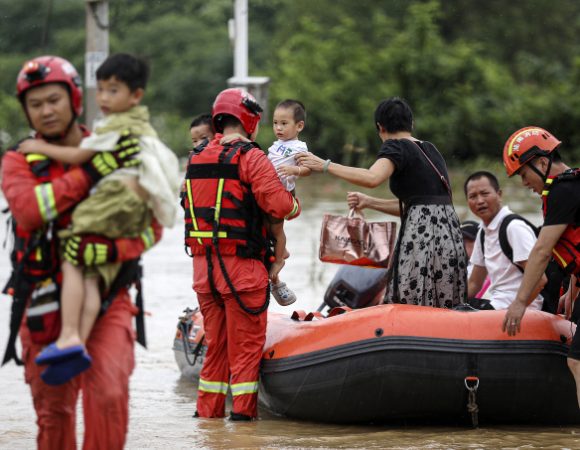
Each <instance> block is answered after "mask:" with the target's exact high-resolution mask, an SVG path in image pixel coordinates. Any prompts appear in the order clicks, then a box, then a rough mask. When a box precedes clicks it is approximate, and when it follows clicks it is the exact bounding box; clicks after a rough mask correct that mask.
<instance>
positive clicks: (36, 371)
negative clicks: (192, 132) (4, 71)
mask: <svg viewBox="0 0 580 450" xmlns="http://www.w3.org/2000/svg"><path fill="white" fill-rule="evenodd" d="M17 93H18V98H19V100H20V101H21V103H22V107H23V110H24V113H25V114H26V116H27V118H28V121H29V123H30V126H31V127H32V128H33V129H34V130H35V131H36V137H37V138H42V139H44V140H46V141H49V142H51V143H52V144H56V145H63V146H74V147H78V146H79V144H80V141H81V139H82V138H83V137H85V136H87V135H89V132H88V131H87V129H86V128H84V127H83V126H81V125H79V124H78V123H77V119H78V117H79V115H80V114H81V112H82V88H81V83H80V77H79V76H78V73H77V71H76V69H75V68H74V67H73V66H72V64H70V63H69V62H68V61H66V60H64V59H62V58H59V57H56V56H43V57H38V58H35V59H33V60H31V61H28V62H27V63H26V64H25V65H24V67H23V68H22V70H21V71H20V73H19V74H18V79H17ZM117 147H119V148H118V149H117V150H115V151H111V152H104V153H101V154H99V155H97V156H95V157H94V158H93V159H92V160H90V161H89V162H88V163H85V164H83V166H78V167H65V166H64V165H63V164H61V163H59V162H56V161H52V160H49V159H47V158H46V157H43V156H41V155H35V154H29V155H24V154H21V153H18V152H16V151H8V152H7V153H6V154H5V155H4V157H3V159H2V168H1V173H2V190H3V192H4V195H5V197H6V200H7V202H8V205H9V208H10V212H11V213H12V217H13V225H14V227H13V229H14V234H15V245H14V250H13V252H12V255H11V256H12V263H13V269H14V271H13V275H12V277H11V280H10V281H9V283H8V285H7V286H6V288H5V292H9V293H12V294H13V307H12V319H11V336H10V339H9V343H8V348H7V350H6V354H5V356H4V361H3V364H4V363H6V362H8V361H9V360H10V359H15V361H16V362H17V363H19V362H20V360H19V358H18V357H17V355H16V352H15V348H14V341H15V339H16V336H17V334H18V333H19V334H20V339H21V342H22V362H23V363H24V367H25V379H26V382H27V383H28V384H29V385H30V389H31V393H32V399H33V403H34V408H35V410H36V414H37V424H38V435H37V444H38V448H39V449H59V450H62V449H74V448H76V403H77V399H78V395H79V392H80V391H81V390H82V393H83V395H82V398H83V412H84V428H85V435H84V442H83V448H85V449H121V448H123V446H124V443H125V438H126V434H127V426H128V400H129V398H128V396H129V376H130V375H131V372H132V371H133V367H134V364H135V363H134V340H135V332H134V330H133V327H132V324H131V322H132V319H133V316H134V315H136V314H137V308H136V307H135V306H134V305H133V304H132V302H131V299H130V297H129V293H128V290H127V288H128V285H129V284H130V283H129V282H127V283H125V284H122V282H121V280H119V281H120V283H121V284H120V283H117V287H116V289H115V290H116V292H113V288H111V292H109V299H108V300H109V301H108V302H105V303H107V304H110V306H109V307H108V309H107V310H106V311H104V312H103V314H102V315H101V317H100V318H99V319H98V320H97V322H96V324H95V327H94V328H93V330H92V333H91V336H90V339H89V341H88V344H87V347H88V351H89V352H90V354H91V356H92V358H93V364H92V366H91V368H90V369H89V370H87V371H86V372H84V373H83V374H82V375H80V376H78V377H76V378H74V379H72V380H71V381H69V382H67V383H65V384H62V385H60V386H49V385H48V384H45V383H44V382H43V381H42V379H41V378H40V374H41V373H42V372H43V371H46V370H49V369H50V367H48V368H47V367H46V366H38V365H37V364H36V363H35V362H34V359H35V357H36V356H37V354H38V353H39V352H40V351H41V350H42V348H43V346H44V345H46V344H48V343H50V342H52V341H53V340H55V339H56V337H57V336H58V332H59V328H60V323H59V317H60V315H59V311H58V296H59V285H60V282H61V278H62V277H61V275H60V272H59V271H60V257H59V255H60V254H61V253H64V256H65V257H66V258H67V259H68V260H69V261H71V262H73V264H77V265H81V266H90V265H98V264H104V263H106V262H127V264H126V267H128V265H129V264H131V263H130V262H129V261H132V262H134V261H135V260H136V258H138V257H139V256H140V254H141V253H142V252H143V251H144V250H146V249H147V248H149V247H151V246H152V245H153V244H154V243H156V242H157V241H158V240H159V239H160V238H161V233H162V229H161V227H160V226H159V225H158V224H156V223H154V224H153V225H152V226H151V227H150V228H149V229H148V230H147V231H146V232H145V233H143V234H142V235H141V236H140V237H138V238H133V239H118V240H115V241H112V240H109V239H106V238H103V237H100V236H94V235H85V236H84V237H83V238H82V239H80V241H78V242H77V243H76V244H75V245H74V246H72V247H68V248H66V249H65V250H64V251H63V250H60V249H59V240H58V236H57V232H58V230H60V229H62V228H65V227H66V226H67V225H68V223H69V221H70V213H71V211H72V209H74V207H75V205H76V204H77V203H78V202H79V201H81V200H82V199H84V198H85V197H86V196H87V195H88V193H89V190H90V188H91V187H92V186H93V185H94V184H95V183H96V182H97V181H98V180H99V179H100V178H102V177H103V176H106V175H108V174H109V173H111V172H113V171H114V170H116V169H117V168H121V167H125V166H126V165H134V164H135V159H134V158H135V157H136V156H138V151H139V148H138V147H137V148H136V147H135V146H134V145H133V144H132V140H131V139H130V137H129V138H126V139H123V140H122V141H120V142H119V145H118V146H117ZM126 273H127V272H126ZM120 276H121V275H120ZM132 281H133V279H131V282H132ZM119 284H120V285H119ZM25 308H27V309H26V312H25Z"/></svg>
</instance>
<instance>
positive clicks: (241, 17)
mask: <svg viewBox="0 0 580 450" xmlns="http://www.w3.org/2000/svg"><path fill="white" fill-rule="evenodd" d="M228 29H229V34H230V39H231V40H232V41H233V44H234V76H233V77H232V78H229V79H228V86H230V87H239V88H242V89H244V90H246V91H248V92H249V93H250V94H252V95H253V96H254V97H256V100H258V103H259V104H260V106H262V108H263V109H264V112H263V113H262V122H267V121H268V84H269V83H270V78H268V77H250V76H248V0H235V4H234V20H233V21H232V20H230V21H229V23H228Z"/></svg>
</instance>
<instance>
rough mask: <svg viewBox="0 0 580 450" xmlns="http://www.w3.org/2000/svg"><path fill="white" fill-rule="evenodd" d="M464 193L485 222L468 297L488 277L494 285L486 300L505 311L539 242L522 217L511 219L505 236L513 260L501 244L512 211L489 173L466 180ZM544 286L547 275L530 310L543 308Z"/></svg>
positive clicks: (472, 207) (495, 179)
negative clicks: (505, 204) (502, 230)
mask: <svg viewBox="0 0 580 450" xmlns="http://www.w3.org/2000/svg"><path fill="white" fill-rule="evenodd" d="M464 191H465V196H466V197H467V204H468V205H469V209H470V210H471V212H472V213H473V214H475V215H476V216H477V217H478V218H479V219H481V220H482V222H483V223H482V225H481V227H480V230H479V232H478V234H477V238H476V240H475V245H474V248H473V253H472V255H471V259H470V262H471V263H472V264H473V270H472V272H471V275H470V276H469V279H468V282H467V290H468V294H467V295H468V298H473V297H475V295H476V294H477V292H479V290H480V289H481V287H482V285H483V282H484V281H485V277H486V276H488V275H489V278H490V280H491V285H490V287H489V289H488V291H487V293H486V297H487V299H488V300H490V302H491V306H492V307H493V308H494V309H506V308H508V307H509V305H510V304H511V302H512V301H513V299H514V298H515V294H516V292H517V291H518V288H519V286H520V284H521V282H522V277H523V271H524V268H525V267H526V263H527V261H528V257H529V254H530V252H531V250H532V248H533V247H534V245H535V243H536V233H535V231H534V229H532V227H531V226H530V225H529V224H528V223H526V222H525V221H524V220H523V219H522V218H520V217H516V218H514V220H510V221H509V223H508V224H507V227H505V237H507V244H508V245H509V247H510V248H511V253H512V254H511V256H512V258H511V259H510V257H509V256H508V255H506V253H505V252H504V249H505V248H504V249H502V246H501V245H500V228H501V224H502V222H503V221H504V219H506V218H507V217H508V216H510V217H511V215H513V212H512V211H511V210H510V209H509V208H508V207H507V206H502V192H501V189H500V187H499V182H498V181H497V178H496V177H495V175H493V174H492V173H490V172H487V171H479V172H475V173H473V174H472V175H470V176H469V177H468V178H467V180H466V181H465V184H464ZM482 232H483V233H484V238H483V240H482V238H481V233H482ZM504 239H505V238H504ZM482 243H483V246H482ZM504 245H505V244H504ZM545 284H546V276H545V275H543V276H542V279H541V280H540V282H539V283H538V285H537V286H536V289H535V290H534V292H533V293H532V296H533V297H532V298H534V299H535V300H534V301H533V302H532V303H531V304H530V308H532V309H542V302H543V298H542V296H541V295H540V294H539V293H540V291H541V290H542V288H543V286H544V285H545Z"/></svg>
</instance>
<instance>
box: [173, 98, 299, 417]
mask: <svg viewBox="0 0 580 450" xmlns="http://www.w3.org/2000/svg"><path fill="white" fill-rule="evenodd" d="M261 111H262V109H261V108H260V106H259V105H258V103H256V101H255V99H254V98H253V97H252V96H251V95H249V94H247V93H245V92H243V91H242V90H240V89H226V90H225V91H223V92H221V93H220V94H219V95H218V96H217V97H216V99H215V102H214V104H213V109H212V120H213V124H214V129H215V131H216V135H215V136H214V138H213V140H212V141H211V142H209V143H208V144H207V146H205V147H203V148H200V147H198V148H196V150H195V151H194V152H193V153H192V154H191V156H190V159H189V164H188V168H187V174H186V182H185V185H186V197H185V203H184V209H185V224H186V243H187V245H188V246H189V248H190V250H191V253H192V255H193V256H194V258H193V277H194V278H193V289H194V290H195V292H196V293H197V297H198V301H199V305H200V307H201V312H202V314H203V318H204V328H205V333H206V334H205V338H206V340H207V346H208V350H207V355H206V357H205V361H204V364H203V369H202V371H201V374H200V380H199V394H198V400H197V412H196V415H198V416H199V417H224V416H225V398H226V393H227V390H228V387H229V388H230V389H231V392H232V397H233V408H232V411H231V415H230V418H231V419H232V420H251V419H253V418H255V417H257V414H258V403H257V399H258V377H259V366H260V360H261V358H262V350H263V347H264V342H265V339H266V309H267V307H268V301H269V295H270V292H269V282H268V270H267V269H266V266H265V264H264V255H265V250H266V247H267V242H266V237H265V229H264V224H263V217H264V213H266V214H269V215H271V216H273V217H275V218H279V219H284V218H286V219H292V218H294V217H297V216H298V215H299V213H300V205H299V203H298V201H297V200H296V199H295V198H294V197H293V196H292V194H290V193H289V192H288V191H286V189H284V187H283V186H282V183H280V179H279V178H278V176H277V174H276V171H275V169H274V167H273V166H272V164H271V163H270V161H269V160H268V158H267V156H266V155H265V154H264V152H263V151H261V150H260V148H259V147H258V146H257V144H255V143H254V142H246V141H242V140H240V139H236V138H235V136H240V135H241V136H244V137H246V138H250V140H254V139H255V137H256V135H257V134H258V123H259V121H260V112H261ZM224 136H225V137H226V139H225V141H228V142H229V143H228V144H224V145H222V144H220V141H221V140H222V138H223V137H224Z"/></svg>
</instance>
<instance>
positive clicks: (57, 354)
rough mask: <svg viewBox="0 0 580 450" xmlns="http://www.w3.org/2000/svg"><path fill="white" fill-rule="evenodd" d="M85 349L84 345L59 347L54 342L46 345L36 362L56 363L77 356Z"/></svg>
mask: <svg viewBox="0 0 580 450" xmlns="http://www.w3.org/2000/svg"><path fill="white" fill-rule="evenodd" d="M84 351H85V347H84V346H83V345H73V346H72V347H65V348H58V347H57V346H56V343H52V344H50V345H47V346H46V347H44V349H43V350H42V351H41V352H40V353H39V354H38V356H37V357H36V359H35V360H34V361H35V362H36V364H38V365H43V364H54V363H59V362H62V361H66V360H68V359H73V358H76V357H77V356H80V355H82V354H83V352H84Z"/></svg>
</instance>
